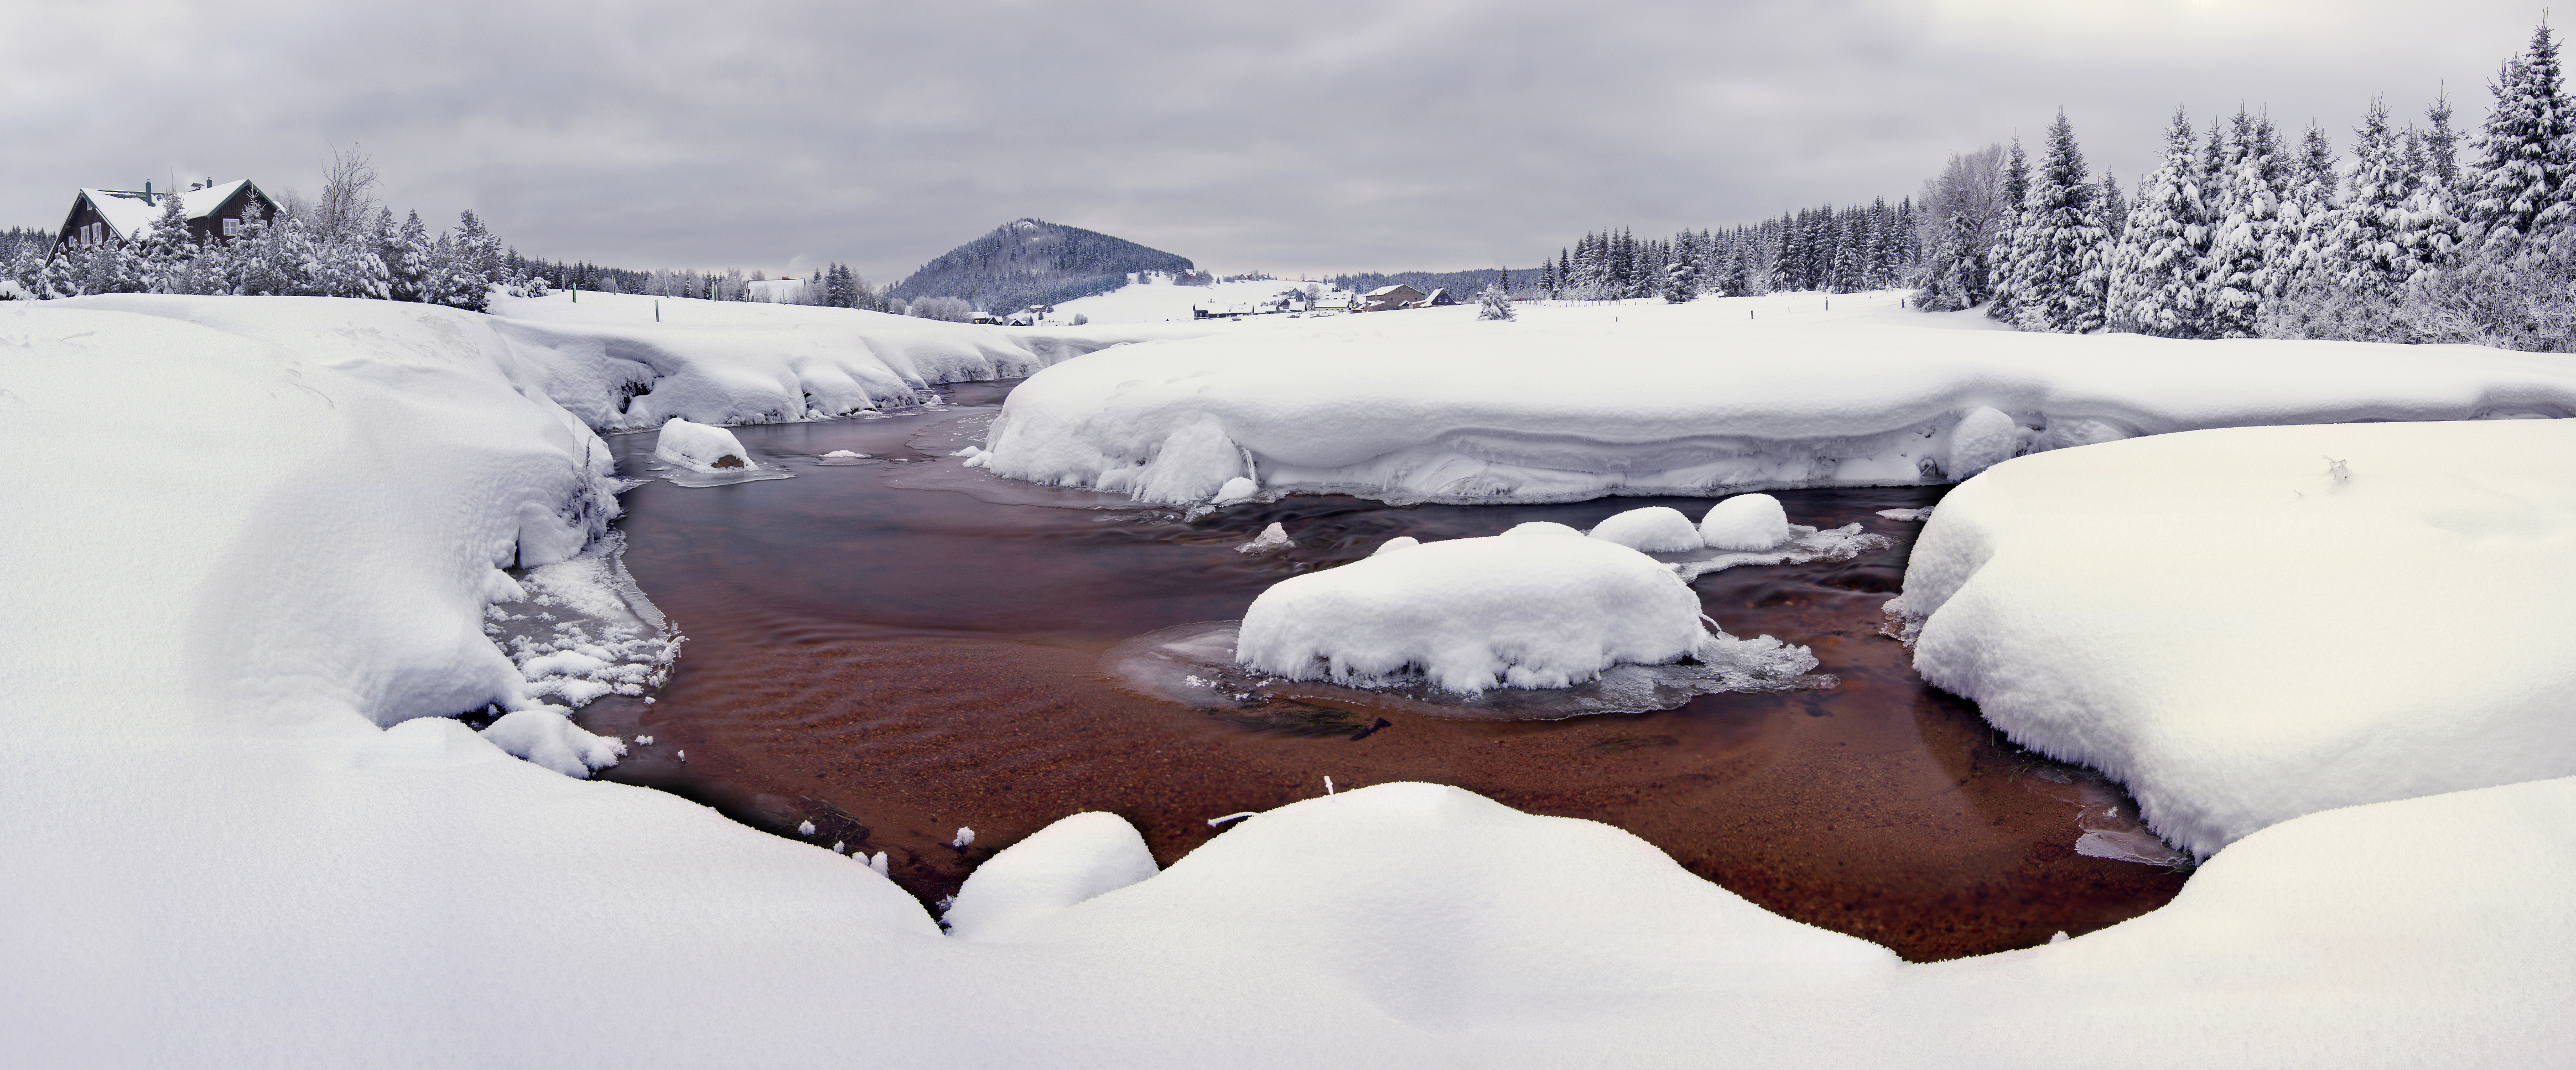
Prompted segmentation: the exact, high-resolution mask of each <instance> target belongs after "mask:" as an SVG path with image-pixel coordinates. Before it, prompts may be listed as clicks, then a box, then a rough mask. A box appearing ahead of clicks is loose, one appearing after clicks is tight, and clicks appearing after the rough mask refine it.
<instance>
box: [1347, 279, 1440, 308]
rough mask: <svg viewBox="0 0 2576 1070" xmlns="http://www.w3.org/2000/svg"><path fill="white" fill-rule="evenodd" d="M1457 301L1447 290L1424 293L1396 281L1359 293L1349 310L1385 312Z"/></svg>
mask: <svg viewBox="0 0 2576 1070" xmlns="http://www.w3.org/2000/svg"><path fill="white" fill-rule="evenodd" d="M1457 303H1458V299H1457V298H1455V297H1451V296H1449V291H1447V290H1433V291H1431V292H1430V293H1427V294H1426V293H1423V292H1422V291H1420V290H1416V289H1414V288H1413V287H1410V286H1406V285H1404V284H1402V283H1397V284H1396V285H1393V286H1380V287H1378V288H1377V289H1374V290H1371V291H1369V292H1367V293H1364V294H1361V295H1360V296H1359V299H1358V300H1356V301H1353V302H1352V303H1351V311H1353V312H1385V311H1388V310H1391V309H1398V308H1437V307H1439V306H1441V305H1454V304H1457Z"/></svg>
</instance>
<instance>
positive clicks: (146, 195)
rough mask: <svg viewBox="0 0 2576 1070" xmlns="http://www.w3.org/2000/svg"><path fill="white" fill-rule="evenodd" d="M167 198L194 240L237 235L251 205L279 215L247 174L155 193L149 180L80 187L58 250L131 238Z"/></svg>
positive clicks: (158, 212) (57, 237)
mask: <svg viewBox="0 0 2576 1070" xmlns="http://www.w3.org/2000/svg"><path fill="white" fill-rule="evenodd" d="M169 197H177V198H179V211H180V213H181V214H182V215H184V216H186V217H187V219H188V238H189V240H191V241H196V242H205V241H209V240H212V239H215V238H231V237H235V236H238V235H239V234H240V233H241V227H242V217H243V216H245V215H247V214H249V212H250V208H251V206H252V205H258V206H259V209H260V212H261V213H262V214H264V215H266V216H267V217H269V218H271V219H274V218H276V217H277V202H276V201H273V200H270V199H269V197H268V194H266V193H263V192H261V191H260V188H259V187H258V186H256V185H253V184H252V183H251V181H250V180H249V179H247V178H244V179H237V180H235V181H232V182H226V183H224V184H222V185H220V186H219V185H216V184H215V180H213V179H211V178H210V179H207V180H206V181H205V182H203V183H201V184H198V185H194V186H191V187H190V188H189V189H188V191H187V192H185V193H173V192H169V191H166V190H164V191H160V192H154V191H153V189H152V184H151V183H149V182H146V183H144V184H143V188H142V189H140V190H113V189H82V190H81V191H79V192H78V193H75V194H73V196H72V210H71V214H70V215H68V216H66V217H65V218H64V219H63V229H62V231H61V233H59V234H56V235H55V236H54V252H56V253H60V252H62V251H63V250H65V249H69V248H72V247H75V246H78V247H83V248H88V247H94V246H100V245H105V244H108V243H109V242H123V241H132V240H133V239H134V236H135V235H137V234H140V233H142V232H143V230H144V229H145V228H147V227H149V226H151V225H152V222H153V221H154V220H156V219H159V218H161V202H162V201H163V199H165V198H169Z"/></svg>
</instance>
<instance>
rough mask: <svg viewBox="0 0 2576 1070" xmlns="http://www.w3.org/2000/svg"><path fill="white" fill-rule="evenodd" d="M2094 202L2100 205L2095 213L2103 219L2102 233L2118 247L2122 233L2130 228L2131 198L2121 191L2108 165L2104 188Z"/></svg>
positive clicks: (2103, 170)
mask: <svg viewBox="0 0 2576 1070" xmlns="http://www.w3.org/2000/svg"><path fill="white" fill-rule="evenodd" d="M2093 203H2094V204H2095V205H2097V206H2099V207H2097V208H2095V209H2094V215H2095V216H2096V217H2098V218H2099V219H2100V220H2101V223H2102V234H2103V235H2104V236H2105V237H2108V238H2109V239H2110V240H2111V242H2112V245H2113V246H2114V247H2117V245H2118V244H2119V241H2120V233H2121V232H2122V231H2125V230H2127V229H2128V228H2129V198H2128V197H2126V196H2123V195H2122V194H2121V193H2120V182H2119V180H2118V179H2115V178H2113V177H2111V169H2110V168H2108V167H2105V168H2103V169H2102V190H2101V192H2100V193H2098V194H2096V195H2095V196H2094V199H2093ZM2106 255H2107V254H2106ZM2106 262H2107V261H2106Z"/></svg>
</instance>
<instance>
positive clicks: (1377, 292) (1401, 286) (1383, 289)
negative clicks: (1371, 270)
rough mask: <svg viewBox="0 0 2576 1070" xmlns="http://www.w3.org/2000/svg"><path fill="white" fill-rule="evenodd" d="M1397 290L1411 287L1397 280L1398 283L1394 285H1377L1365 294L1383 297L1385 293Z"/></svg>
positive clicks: (1418, 291) (1410, 288)
mask: <svg viewBox="0 0 2576 1070" xmlns="http://www.w3.org/2000/svg"><path fill="white" fill-rule="evenodd" d="M1397 290H1413V287H1410V286H1407V285H1405V284H1403V283H1400V282H1399V283H1396V284H1395V285H1393V286H1380V287H1378V288H1377V289H1374V290H1371V291H1369V292H1368V293H1367V294H1366V295H1365V296H1368V297H1384V296H1386V295H1388V294H1391V293H1394V292H1396V291H1397ZM1413 292H1415V293H1421V292H1422V291H1420V290H1413Z"/></svg>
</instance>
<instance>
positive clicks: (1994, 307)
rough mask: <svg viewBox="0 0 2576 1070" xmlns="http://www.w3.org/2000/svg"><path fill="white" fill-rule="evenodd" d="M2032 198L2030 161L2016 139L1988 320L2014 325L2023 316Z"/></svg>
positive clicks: (2008, 160)
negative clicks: (2022, 271)
mask: <svg viewBox="0 0 2576 1070" xmlns="http://www.w3.org/2000/svg"><path fill="white" fill-rule="evenodd" d="M2029 195H2030V159H2029V157H2026V156H2024V155H2022V151H2021V137H2020V136H2019V135H2015V136H2014V137H2013V140H2012V151H2011V153H2010V154H2009V155H2007V156H2006V157H2005V161H2004V206H2003V219H2004V223H2003V226H2002V228H2001V230H2000V231H1999V232H1998V233H1997V234H1996V235H1995V244H1994V251H1993V252H1992V253H1990V254H1988V255H1989V258H1990V262H1991V263H1992V264H1993V269H1992V271H1991V272H1990V274H1989V276H1988V282H1989V283H1990V284H1991V285H1992V286H1993V287H1994V295H1993V297H1992V298H1991V299H1989V300H1988V301H1987V303H1986V317H1987V318H1988V319H1995V320H2001V321H2003V322H2005V323H2011V322H2013V321H2014V320H2015V319H2016V318H2018V317H2019V316H2020V313H2021V306H2020V299H2021V279H2020V278H2018V277H2017V276H2016V275H2015V271H2016V269H2018V268H2019V267H2020V265H2021V224H2022V207H2023V206H2024V205H2025V204H2027V203H2029Z"/></svg>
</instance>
